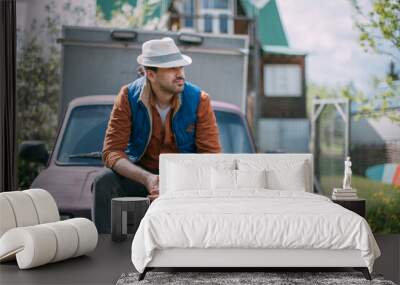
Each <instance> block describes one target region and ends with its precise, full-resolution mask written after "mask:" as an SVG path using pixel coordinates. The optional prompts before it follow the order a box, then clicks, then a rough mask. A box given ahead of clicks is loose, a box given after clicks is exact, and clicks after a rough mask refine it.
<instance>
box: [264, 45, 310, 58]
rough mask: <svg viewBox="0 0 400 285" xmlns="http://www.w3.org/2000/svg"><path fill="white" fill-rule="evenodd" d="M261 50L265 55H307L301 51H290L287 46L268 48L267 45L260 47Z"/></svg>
mask: <svg viewBox="0 0 400 285" xmlns="http://www.w3.org/2000/svg"><path fill="white" fill-rule="evenodd" d="M262 50H263V52H264V53H267V54H276V55H293V56H296V55H299V56H305V55H307V52H305V51H301V50H295V49H292V48H290V47H288V46H275V45H274V46H269V45H264V46H262Z"/></svg>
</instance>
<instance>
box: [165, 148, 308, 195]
mask: <svg viewBox="0 0 400 285" xmlns="http://www.w3.org/2000/svg"><path fill="white" fill-rule="evenodd" d="M237 159H241V160H242V159H244V160H252V159H257V160H260V159H261V160H265V161H266V162H268V163H273V162H275V161H282V160H290V161H294V162H302V161H304V162H306V163H307V165H308V166H309V167H307V168H306V169H307V171H308V172H309V173H308V177H309V180H308V182H309V183H308V186H307V188H308V189H307V191H308V192H311V193H312V192H314V191H313V185H314V175H313V173H314V167H313V157H312V154H309V153H301V154H293V153H290V154H286V153H285V154H264V153H254V154H247V153H243V154H225V153H224V154H222V153H221V154H209V153H207V154H192V153H191V154H181V153H179V154H178V153H167V154H161V155H160V172H159V173H160V194H162V193H164V192H165V190H164V189H166V185H167V179H168V175H167V164H168V162H174V163H178V164H180V163H184V162H191V161H194V160H195V161H196V162H199V163H201V164H202V163H210V164H213V163H215V162H217V161H219V160H221V161H225V162H229V161H231V162H232V164H233V163H235V162H236V160H237Z"/></svg>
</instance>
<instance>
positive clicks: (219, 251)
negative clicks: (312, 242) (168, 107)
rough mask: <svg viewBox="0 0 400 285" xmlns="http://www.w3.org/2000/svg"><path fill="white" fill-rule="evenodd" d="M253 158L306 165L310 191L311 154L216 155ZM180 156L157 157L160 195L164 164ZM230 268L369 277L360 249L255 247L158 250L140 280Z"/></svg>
mask: <svg viewBox="0 0 400 285" xmlns="http://www.w3.org/2000/svg"><path fill="white" fill-rule="evenodd" d="M252 155H257V156H268V159H272V160H274V159H276V160H280V159H288V158H290V159H294V160H307V161H308V162H309V166H310V167H309V170H310V175H309V179H310V180H309V185H308V186H309V187H308V189H307V191H309V192H313V175H312V173H313V158H312V155H311V154H219V159H221V157H223V158H224V159H227V160H229V159H232V160H233V159H236V158H240V157H249V156H252ZM182 157H183V156H182V154H162V155H161V156H160V194H162V191H163V188H164V187H165V183H166V182H165V180H166V179H165V177H166V175H165V174H166V161H167V160H169V161H170V160H181V159H182ZM184 157H185V158H188V159H191V158H196V159H205V160H212V159H215V157H216V155H213V154H202V155H198V154H185V155H184ZM221 267H222V268H232V269H234V270H235V271H236V269H237V271H246V269H250V268H252V269H253V268H259V269H262V268H282V267H283V268H310V269H312V268H343V267H346V268H348V267H349V268H353V269H355V270H357V271H361V272H362V273H363V275H364V277H365V278H366V279H367V280H371V275H370V273H369V270H368V268H367V267H366V264H365V261H364V260H363V259H362V257H361V252H360V251H359V250H349V249H346V250H333V249H263V248H262V249H255V248H206V249H200V248H168V249H157V250H155V252H154V255H153V259H152V260H151V261H150V262H149V264H148V265H147V267H146V268H145V270H144V271H143V273H141V274H140V275H139V280H143V279H144V277H145V276H146V273H147V272H148V271H150V270H153V269H155V268H221Z"/></svg>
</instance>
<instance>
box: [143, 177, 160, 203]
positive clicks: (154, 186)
mask: <svg viewBox="0 0 400 285" xmlns="http://www.w3.org/2000/svg"><path fill="white" fill-rule="evenodd" d="M159 182H160V177H159V176H158V175H155V174H149V175H148V176H147V178H146V184H145V186H146V188H147V191H149V193H150V195H148V196H147V197H148V198H149V199H150V202H152V201H153V200H154V199H156V198H157V197H158V195H159V193H160V192H159Z"/></svg>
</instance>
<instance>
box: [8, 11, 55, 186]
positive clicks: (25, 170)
mask: <svg viewBox="0 0 400 285" xmlns="http://www.w3.org/2000/svg"><path fill="white" fill-rule="evenodd" d="M52 8H53V6H52V5H49V6H47V7H46V9H47V12H48V13H49V17H48V18H47V19H46V21H45V24H44V25H41V26H39V27H37V22H36V21H34V23H33V26H32V31H31V34H30V35H28V34H27V33H26V32H25V31H21V30H18V31H17V43H18V50H17V80H16V83H17V86H16V87H17V108H18V112H17V129H18V133H17V143H18V144H20V143H21V142H22V141H25V140H41V141H44V142H45V143H46V145H47V148H48V149H50V148H51V147H52V145H53V143H54V140H55V136H56V131H57V123H58V122H57V111H58V100H59V93H60V50H59V48H57V46H56V37H57V36H59V27H60V25H59V23H58V20H57V19H56V18H55V17H54V16H52ZM43 35H45V38H46V39H47V41H48V42H47V43H46V44H43V41H42V40H43ZM40 170H41V166H40V165H39V164H38V163H35V162H28V161H24V160H19V161H18V185H19V188H20V189H26V188H28V187H29V186H30V184H31V183H32V181H33V179H34V178H35V177H36V176H37V174H38V173H39V172H40Z"/></svg>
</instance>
